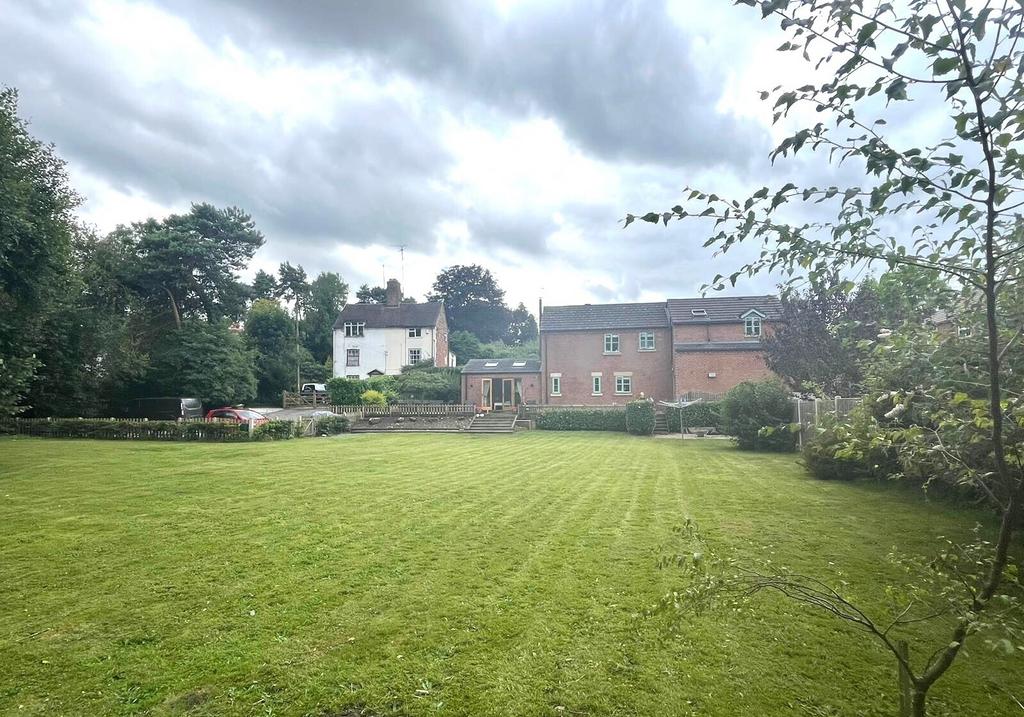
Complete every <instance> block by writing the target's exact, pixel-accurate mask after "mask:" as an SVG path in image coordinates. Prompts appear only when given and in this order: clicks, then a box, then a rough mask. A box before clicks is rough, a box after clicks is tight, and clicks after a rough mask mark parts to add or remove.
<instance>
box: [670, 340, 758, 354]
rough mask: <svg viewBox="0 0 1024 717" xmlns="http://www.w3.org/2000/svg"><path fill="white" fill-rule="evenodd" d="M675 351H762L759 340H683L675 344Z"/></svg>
mask: <svg viewBox="0 0 1024 717" xmlns="http://www.w3.org/2000/svg"><path fill="white" fill-rule="evenodd" d="M674 348H675V350H676V351H697V352H703V351H763V350H764V344H762V343H761V342H760V341H685V342H680V343H677V344H675V347H674Z"/></svg>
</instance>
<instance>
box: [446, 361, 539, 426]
mask: <svg viewBox="0 0 1024 717" xmlns="http://www.w3.org/2000/svg"><path fill="white" fill-rule="evenodd" d="M540 389H541V381H540V361H539V360H537V359H525V360H518V359H473V360H471V361H469V362H468V363H467V364H466V365H465V366H464V367H463V368H462V402H463V403H472V404H474V405H476V407H477V409H478V410H479V411H481V412H485V413H487V412H492V411H518V410H519V407H520V406H522V405H527V404H536V403H539V401H540Z"/></svg>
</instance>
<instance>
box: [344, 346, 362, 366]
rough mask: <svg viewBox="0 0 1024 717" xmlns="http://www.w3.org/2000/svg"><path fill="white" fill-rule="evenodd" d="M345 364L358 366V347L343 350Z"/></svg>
mask: <svg viewBox="0 0 1024 717" xmlns="http://www.w3.org/2000/svg"><path fill="white" fill-rule="evenodd" d="M345 365H346V366H358V365H359V349H347V350H346V351H345Z"/></svg>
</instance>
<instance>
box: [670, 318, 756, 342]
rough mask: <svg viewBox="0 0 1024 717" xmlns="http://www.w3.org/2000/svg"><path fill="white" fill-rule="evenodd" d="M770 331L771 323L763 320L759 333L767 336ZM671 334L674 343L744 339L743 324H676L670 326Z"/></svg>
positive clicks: (745, 338)
mask: <svg viewBox="0 0 1024 717" xmlns="http://www.w3.org/2000/svg"><path fill="white" fill-rule="evenodd" d="M771 332H772V324H771V323H769V322H767V321H766V322H764V323H763V324H762V325H761V333H762V335H763V336H768V335H769V334H771ZM672 335H673V338H674V340H675V342H676V343H679V342H681V341H683V342H688V341H746V340H747V339H748V337H747V336H744V335H743V324H741V323H730V324H712V323H706V324H676V325H675V326H673V327H672Z"/></svg>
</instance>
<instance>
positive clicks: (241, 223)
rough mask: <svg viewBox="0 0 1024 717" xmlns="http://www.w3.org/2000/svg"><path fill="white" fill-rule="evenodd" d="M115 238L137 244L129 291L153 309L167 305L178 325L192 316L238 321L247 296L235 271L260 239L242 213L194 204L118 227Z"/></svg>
mask: <svg viewBox="0 0 1024 717" xmlns="http://www.w3.org/2000/svg"><path fill="white" fill-rule="evenodd" d="M115 234H118V235H121V237H123V239H124V240H126V241H129V242H131V243H133V244H134V245H135V252H134V253H135V257H134V262H133V265H132V266H131V268H130V281H131V284H132V286H133V288H134V289H135V291H136V292H138V293H139V294H140V296H142V297H143V298H144V299H145V301H146V302H147V304H148V305H149V306H150V307H151V308H152V309H153V310H154V311H158V310H159V309H160V308H161V307H165V308H166V310H167V312H168V313H169V316H170V318H171V320H172V321H173V322H174V325H175V326H176V327H180V326H181V325H182V323H183V321H185V320H186V319H189V318H193V317H202V318H204V319H205V320H206V321H209V322H216V321H219V320H221V319H223V318H228V319H232V320H237V319H238V318H240V317H241V315H242V312H243V311H244V308H245V297H246V294H247V292H246V290H245V288H244V286H243V285H242V284H241V282H240V281H239V279H238V275H237V272H239V271H241V270H242V269H244V268H245V267H246V266H247V265H248V263H249V260H250V259H252V256H253V254H254V253H255V252H256V250H257V249H258V248H259V247H260V246H262V245H263V241H264V239H263V235H262V234H261V233H260V232H259V231H258V230H257V229H256V226H255V224H254V223H253V221H252V218H251V217H250V216H249V215H248V214H246V213H245V212H243V211H242V210H241V209H238V208H237V207H228V208H226V209H218V208H217V207H214V206H212V205H210V204H193V205H192V209H191V210H190V211H189V213H188V214H172V215H171V216H169V217H167V218H165V219H163V220H160V221H158V220H156V219H149V220H147V221H145V222H139V223H136V224H133V225H131V226H130V227H124V226H122V227H118V229H116V230H115Z"/></svg>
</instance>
